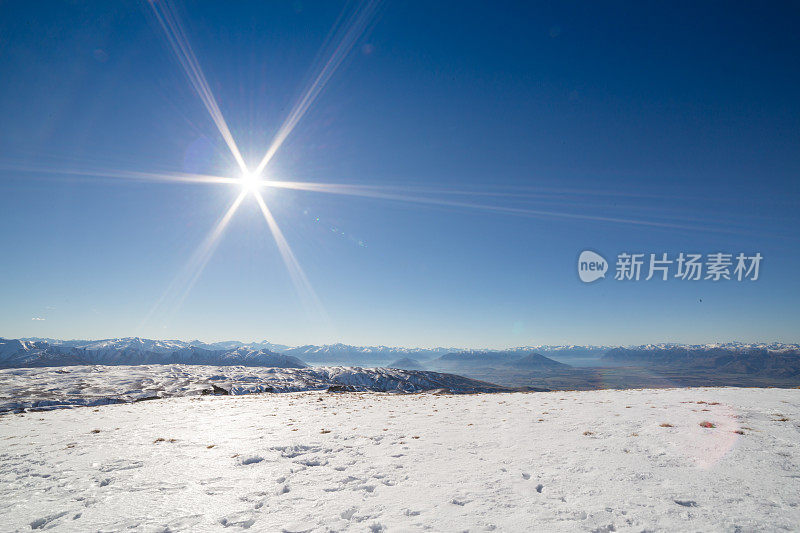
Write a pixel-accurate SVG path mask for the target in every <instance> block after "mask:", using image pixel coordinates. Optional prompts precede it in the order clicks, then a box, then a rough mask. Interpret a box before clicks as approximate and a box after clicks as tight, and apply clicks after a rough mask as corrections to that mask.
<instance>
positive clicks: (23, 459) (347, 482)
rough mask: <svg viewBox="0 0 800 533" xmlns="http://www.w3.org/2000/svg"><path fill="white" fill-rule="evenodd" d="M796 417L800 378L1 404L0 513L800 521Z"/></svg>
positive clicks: (511, 524)
mask: <svg viewBox="0 0 800 533" xmlns="http://www.w3.org/2000/svg"><path fill="white" fill-rule="evenodd" d="M706 421H708V422H711V423H712V424H713V425H714V427H711V428H704V427H701V423H702V422H706ZM737 432H741V434H740V433H737ZM799 432H800V390H797V389H734V388H727V389H724V388H697V389H668V390H664V389H661V390H628V391H609V390H606V391H584V392H548V393H513V394H475V395H437V394H428V393H422V394H400V395H398V394H383V393H339V394H329V393H321V392H303V393H287V394H257V395H247V396H216V397H215V396H202V397H201V396H194V397H179V398H169V399H161V400H153V401H148V402H141V403H132V404H122V405H107V406H102V407H98V408H80V409H59V410H54V411H48V412H35V413H25V414H10V413H9V414H6V415H4V416H2V417H0V443H2V446H1V447H0V459H1V460H0V519H1V520H2V522H0V523H2V524H3V529H4V530H10V531H13V530H20V531H29V530H31V529H32V528H55V529H56V530H59V531H96V530H103V531H111V530H113V531H119V530H126V529H129V528H133V529H136V530H142V531H219V530H225V529H229V530H233V531H238V530H242V529H245V528H250V530H251V531H342V530H352V531H421V530H432V531H441V532H449V531H467V530H468V531H493V530H496V531H530V530H536V531H636V532H640V531H643V530H650V531H675V530H680V531H688V530H691V531H775V530H797V529H799V528H800V474H798V472H800V438H798V433H799Z"/></svg>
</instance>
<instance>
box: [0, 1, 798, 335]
mask: <svg viewBox="0 0 800 533" xmlns="http://www.w3.org/2000/svg"><path fill="white" fill-rule="evenodd" d="M157 5H159V6H161V7H163V6H164V4H162V3H159V4H157ZM167 7H169V6H168V5H167ZM172 8H173V9H174V12H175V13H176V14H177V15H178V16H179V19H180V21H181V24H182V28H183V31H184V33H185V36H186V38H187V42H188V43H189V44H190V46H191V48H192V50H193V53H194V54H195V56H196V58H197V61H198V63H199V65H200V67H201V68H202V70H203V72H204V75H205V78H206V79H207V81H208V86H209V88H210V89H211V91H212V92H213V94H214V96H215V99H216V101H217V103H218V104H219V108H220V109H221V111H222V113H223V115H224V117H225V120H226V122H227V125H228V126H229V127H230V131H231V132H232V135H233V137H234V138H235V140H236V143H237V145H238V147H239V149H240V150H241V152H242V154H243V157H244V159H245V161H246V162H247V164H248V166H249V167H250V168H254V167H255V166H256V165H257V163H258V161H259V160H260V159H261V157H262V155H263V154H264V152H265V150H266V149H267V147H268V146H269V145H270V143H271V142H272V139H273V138H274V136H275V134H276V133H277V131H278V130H279V128H280V127H281V125H282V124H283V123H284V121H285V120H286V117H287V115H289V113H290V112H291V110H292V109H293V106H294V105H295V103H296V102H297V101H298V99H300V98H301V96H302V95H303V94H304V91H306V90H307V89H308V87H309V86H310V83H311V81H313V79H314V76H315V75H316V73H317V72H318V71H319V67H320V65H324V64H325V61H326V60H327V58H328V53H329V51H330V50H331V49H332V46H331V43H332V44H333V46H335V45H336V44H337V42H338V41H337V34H336V33H335V32H334V34H333V36H332V37H331V38H329V36H330V35H332V34H331V30H332V28H340V29H343V30H347V28H348V27H349V26H348V25H347V20H348V16H349V15H350V14H352V13H354V12H355V13H358V12H360V11H359V9H362V10H363V9H364V6H363V4H359V3H347V4H346V3H337V2H325V3H316V2H300V1H297V2H276V3H263V2H235V3H224V4H223V3H217V2H187V3H176V4H174V5H172ZM3 11H4V15H3V17H1V18H0V80H2V81H0V116H2V117H3V120H2V124H3V127H2V128H0V247H2V248H0V249H2V250H3V261H2V268H1V269H0V272H2V277H1V278H0V289H1V290H2V294H3V305H2V306H0V335H3V336H6V337H22V336H41V337H59V338H104V337H114V336H129V335H140V336H145V337H151V338H181V339H187V340H188V339H194V338H200V339H202V340H209V341H210V340H221V339H233V338H235V339H241V340H254V339H259V340H260V339H269V340H272V341H274V342H280V343H286V344H305V343H315V344H321V343H330V342H346V343H351V344H387V345H405V346H433V345H445V346H474V347H483V346H486V347H503V346H516V345H524V344H542V343H574V344H587V343H592V344H631V343H644V342H664V341H674V342H711V341H728V340H743V341H773V340H775V341H786V342H797V341H800V339H798V337H797V332H798V331H800V316H799V315H798V312H797V304H796V302H797V301H798V299H800V282H798V279H797V278H798V276H797V271H798V265H800V247H798V241H799V240H800V239H798V237H800V235H798V230H797V228H798V227H800V214H798V210H797V205H798V200H800V190H798V173H799V172H800V150H798V146H800V121H799V119H800V99H798V97H797V87H798V82H800V60H799V59H800V41H799V40H798V36H797V33H796V31H795V29H796V25H797V22H798V20H799V19H800V17H799V16H798V10H797V7H796V6H794V7H793V6H790V5H788V4H787V5H782V4H780V3H772V4H769V5H767V6H757V5H755V4H752V3H742V4H738V3H726V4H725V5H722V4H712V3H709V4H705V5H697V4H696V3H688V2H687V3H676V4H670V5H669V6H667V5H663V6H658V5H640V4H638V3H591V4H590V3H562V2H553V3H541V4H538V5H536V6H529V5H522V4H517V3H510V2H509V3H506V2H491V3H489V2H486V3H469V2H466V3H465V2H450V3H448V2H437V3H434V4H433V5H431V4H430V3H426V2H418V3H415V2H385V3H383V4H380V5H378V6H377V8H376V9H375V10H374V12H373V13H371V14H370V16H369V17H368V19H367V20H366V24H364V28H357V29H358V30H359V31H358V32H356V34H357V35H356V37H357V38H356V39H355V40H354V42H353V43H352V47H351V48H350V49H349V50H348V53H347V54H346V55H345V56H344V57H343V61H342V62H341V64H340V65H338V68H336V69H335V71H334V72H333V73H332V75H331V76H330V79H329V80H328V81H327V83H325V84H324V87H322V90H321V91H320V92H319V94H318V95H317V96H316V98H315V99H314V100H313V103H312V105H311V106H310V107H309V108H308V110H307V112H306V113H305V114H304V115H303V116H302V118H301V120H299V121H298V122H297V125H296V126H295V127H294V128H293V129H292V130H291V133H290V134H289V136H288V137H287V138H286V141H285V142H284V143H283V144H282V146H281V147H280V149H279V150H278V151H277V152H276V155H275V156H274V158H272V159H271V160H270V162H269V164H268V166H267V168H266V169H265V172H264V177H265V178H266V179H268V180H269V179H271V180H278V181H299V182H306V183H314V184H346V185H350V188H349V189H341V188H340V189H337V190H338V191H340V192H342V191H343V190H344V191H353V190H358V191H362V193H363V192H364V191H366V192H368V193H369V194H372V196H373V197H370V196H368V195H365V194H366V193H365V194H361V195H358V196H353V195H348V194H326V193H320V192H309V191H301V190H289V189H283V188H275V187H266V188H264V190H263V194H264V199H265V202H266V204H267V205H268V206H269V209H270V210H271V211H272V213H273V214H274V216H275V219H276V222H277V224H278V225H279V226H280V228H281V230H282V231H283V234H284V235H285V238H286V241H287V242H288V243H289V245H290V246H291V248H292V250H293V253H294V256H295V257H296V260H297V263H298V264H299V265H300V266H301V267H302V269H303V270H304V272H305V275H306V277H307V279H308V282H309V284H310V286H311V287H313V290H314V292H315V293H316V296H317V298H318V302H319V306H320V308H322V309H324V312H309V310H308V307H309V306H308V305H307V304H308V303H309V301H310V300H313V299H311V298H310V297H309V296H308V293H307V291H306V292H305V293H304V292H303V291H302V290H301V291H300V292H298V290H297V288H296V286H295V284H294V283H293V281H292V277H291V276H290V275H289V273H288V272H287V267H286V265H285V264H284V261H283V260H282V256H281V254H280V253H279V249H278V247H277V246H276V244H275V239H274V238H273V235H272V234H271V232H270V229H269V227H268V225H267V223H266V222H265V220H264V218H263V216H262V213H261V211H260V210H259V207H258V204H257V202H256V200H255V198H254V197H253V196H252V195H250V196H247V197H246V198H245V199H244V200H243V202H242V204H241V206H240V207H239V209H238V211H237V212H236V213H235V214H234V216H233V217H232V219H231V220H230V223H229V224H228V225H227V227H226V228H225V231H224V233H223V234H222V236H221V238H220V239H219V241H218V243H217V247H216V249H215V250H214V253H213V254H212V255H210V257H209V259H208V262H207V263H206V264H205V268H203V269H202V270H197V271H196V272H195V271H193V270H191V268H190V269H189V270H188V272H190V273H191V274H192V275H189V276H188V278H191V277H193V276H194V275H195V274H196V281H195V282H194V283H193V284H191V283H189V282H188V281H187V279H188V278H187V275H184V276H183V277H181V276H182V274H181V273H182V272H187V270H186V264H187V261H189V259H190V257H191V256H192V254H193V253H194V252H195V250H197V249H198V247H199V246H200V245H201V243H202V242H203V240H204V239H205V238H206V236H207V235H208V234H209V232H210V231H211V230H212V228H213V227H214V225H215V224H216V222H217V221H218V220H219V218H220V217H221V216H222V214H223V213H224V212H225V211H226V209H228V207H229V206H230V205H231V203H232V202H233V201H234V199H235V198H236V197H237V195H238V194H239V190H240V189H239V186H238V185H236V184H229V183H225V184H198V183H175V182H167V181H164V182H162V181H142V180H130V179H124V177H120V175H119V174H120V172H122V173H125V172H147V173H167V172H173V173H174V172H178V173H180V172H183V173H197V174H210V175H215V176H232V177H238V176H239V171H238V170H236V162H235V160H234V159H233V157H232V156H231V153H230V151H229V150H228V147H227V146H226V144H225V142H224V141H223V139H222V137H221V135H220V133H219V132H218V130H217V128H216V127H215V125H214V122H213V121H212V120H211V119H210V118H209V115H208V113H207V112H206V109H205V108H204V107H203V104H202V102H201V100H200V98H199V97H198V95H197V94H196V92H195V91H193V89H192V85H191V84H190V82H189V78H188V77H187V75H186V74H185V72H184V71H183V70H182V69H181V66H180V63H179V62H178V61H177V60H176V56H175V54H174V53H173V52H172V50H171V48H170V46H169V42H168V40H167V39H166V38H165V33H164V31H163V29H162V27H161V26H160V25H159V22H158V19H157V18H156V16H155V15H154V11H153V9H151V7H150V5H149V3H148V2H114V3H91V4H86V5H84V4H80V3H67V2H64V3H56V2H53V3H47V4H46V6H45V5H44V4H40V3H29V2H14V3H6V4H4V5H3ZM337 21H338V22H337ZM337 24H338V26H337ZM360 30H363V31H360ZM326 38H329V40H328V41H326ZM326 43H328V44H327V45H326ZM376 191H377V193H378V194H377V196H380V197H379V198H376V197H374V196H376V194H373V193H375V192H376ZM612 219H613V220H612ZM584 249H592V250H596V251H598V252H600V253H601V254H603V255H604V256H605V257H606V258H607V259H608V260H609V261H611V263H612V270H613V262H614V260H615V259H616V256H617V254H618V253H620V252H641V253H659V254H660V253H665V252H666V253H669V254H670V255H673V256H674V255H676V254H678V253H679V252H696V253H703V254H710V253H714V252H719V251H722V252H728V253H734V254H736V253H739V252H745V253H747V254H752V253H755V252H760V253H761V254H762V255H763V256H764V260H763V263H762V265H761V272H760V277H759V279H758V280H757V281H754V282H752V281H742V282H737V281H722V282H719V283H714V282H711V281H698V282H690V281H682V280H676V279H671V280H669V281H656V280H651V281H638V282H620V281H615V280H614V279H613V272H612V273H611V275H610V276H608V277H607V278H606V279H603V280H599V281H597V282H595V283H592V284H583V283H581V282H580V281H579V279H578V276H577V271H576V260H577V256H578V254H579V253H580V252H581V251H582V250H584ZM176 279H177V280H178V283H177V285H175V280H176ZM182 283H183V285H181V284H182ZM176 286H177V287H178V289H175V287H176ZM180 287H188V289H189V290H185V291H184V289H181V288H180ZM184 292H185V297H183V293H184ZM165 295H166V296H165ZM312 307H313V305H312ZM34 318H36V319H39V320H34Z"/></svg>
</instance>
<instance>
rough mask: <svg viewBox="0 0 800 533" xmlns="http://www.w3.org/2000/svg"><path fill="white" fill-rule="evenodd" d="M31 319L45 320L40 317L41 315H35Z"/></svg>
mask: <svg viewBox="0 0 800 533" xmlns="http://www.w3.org/2000/svg"><path fill="white" fill-rule="evenodd" d="M31 320H36V321H39V320H45V319H44V318H42V317H40V316H35V317H33V318H31Z"/></svg>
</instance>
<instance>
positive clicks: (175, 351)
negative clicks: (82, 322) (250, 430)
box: [0, 337, 306, 368]
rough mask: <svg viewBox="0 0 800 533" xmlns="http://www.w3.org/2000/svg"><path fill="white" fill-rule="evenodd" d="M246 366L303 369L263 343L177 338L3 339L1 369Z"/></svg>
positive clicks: (300, 363)
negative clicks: (221, 344)
mask: <svg viewBox="0 0 800 533" xmlns="http://www.w3.org/2000/svg"><path fill="white" fill-rule="evenodd" d="M179 363H181V364H194V365H199V364H202V365H243V366H275V367H282V368H302V367H305V366H306V364H305V363H303V362H302V361H301V360H299V359H297V358H296V357H292V356H290V355H284V354H278V353H275V352H272V351H270V350H268V349H265V348H261V347H260V346H258V345H256V346H249V345H241V346H238V347H235V348H214V347H213V345H205V347H200V346H194V345H192V344H190V343H187V342H183V341H177V340H150V339H141V338H139V337H128V338H122V339H105V340H99V341H62V342H60V343H58V344H55V343H49V342H46V341H31V340H22V339H0V368H25V367H47V366H70V365H91V364H95V365H97V364H101V365H141V364H179Z"/></svg>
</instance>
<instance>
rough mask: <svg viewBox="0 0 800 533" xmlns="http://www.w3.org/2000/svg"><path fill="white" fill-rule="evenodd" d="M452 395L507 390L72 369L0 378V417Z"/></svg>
mask: <svg viewBox="0 0 800 533" xmlns="http://www.w3.org/2000/svg"><path fill="white" fill-rule="evenodd" d="M331 387H334V388H338V389H339V390H349V391H378V392H399V393H408V392H421V391H426V390H434V389H445V390H447V391H448V392H452V393H475V392H502V391H507V390H509V389H507V388H503V387H499V386H497V385H493V384H491V383H486V382H483V381H477V380H473V379H469V378H464V377H461V376H455V375H452V374H440V373H437V372H424V371H418V370H399V369H392V368H348V367H317V368H267V367H244V366H203V365H136V366H121V365H120V366H99V365H96V366H72V367H64V368H22V369H6V370H0V413H2V412H8V411H16V412H20V411H25V410H31V409H34V410H49V409H58V408H65V407H77V406H97V405H106V404H114V403H129V402H138V401H142V400H150V399H155V398H168V397H175V396H198V395H202V394H215V393H216V394H220V393H222V394H231V395H241V394H255V393H263V392H302V391H326V390H328V389H329V388H331Z"/></svg>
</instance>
